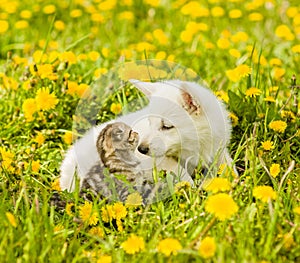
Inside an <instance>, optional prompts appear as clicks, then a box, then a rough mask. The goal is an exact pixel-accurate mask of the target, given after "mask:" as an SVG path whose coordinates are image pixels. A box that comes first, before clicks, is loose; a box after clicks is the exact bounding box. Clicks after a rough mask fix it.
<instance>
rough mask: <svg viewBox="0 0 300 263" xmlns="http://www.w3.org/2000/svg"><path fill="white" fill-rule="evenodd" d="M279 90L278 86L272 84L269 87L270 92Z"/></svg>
mask: <svg viewBox="0 0 300 263" xmlns="http://www.w3.org/2000/svg"><path fill="white" fill-rule="evenodd" d="M277 90H278V86H272V87H270V88H269V91H270V92H276V91H277Z"/></svg>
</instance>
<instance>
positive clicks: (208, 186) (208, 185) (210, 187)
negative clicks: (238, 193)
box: [203, 177, 231, 193]
mask: <svg viewBox="0 0 300 263" xmlns="http://www.w3.org/2000/svg"><path fill="white" fill-rule="evenodd" d="M203 189H204V190H205V191H208V192H212V193H218V192H224V191H229V190H230V189H231V185H230V182H229V181H228V180H227V179H226V178H221V177H216V178H212V179H208V180H205V182H204V185H203Z"/></svg>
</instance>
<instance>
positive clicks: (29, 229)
mask: <svg viewBox="0 0 300 263" xmlns="http://www.w3.org/2000/svg"><path fill="white" fill-rule="evenodd" d="M297 2H298V1H286V0H252V1H251V0H228V1H221V0H201V1H188V0H176V1H170V0H136V1H135V0H120V1H116V0H60V1H54V0H52V1H50V0H38V1H35V0H23V1H20V0H1V2H0V123H1V129H0V261H1V262H103V263H104V262H260V263H267V262H269V263H271V262H300V179H299V178H300V166H299V164H300V129H299V126H300V125H299V124H300V121H299V115H300V102H299V89H300V84H299V83H300V70H299V63H300V41H299V39H300V6H299V3H297ZM140 60H141V61H151V60H157V61H159V64H160V63H162V62H160V61H168V63H167V64H168V65H173V63H175V65H181V67H182V68H185V69H186V68H189V69H191V70H192V71H193V72H194V73H196V75H197V76H199V77H201V82H202V83H205V84H206V85H207V86H208V87H209V88H210V89H212V90H213V91H214V93H215V94H216V96H218V97H219V98H220V100H222V101H223V102H224V103H225V104H226V106H227V108H228V110H229V112H230V118H231V120H232V125H233V131H232V140H231V144H230V152H231V154H232V156H233V157H234V161H235V164H236V167H237V170H238V172H239V175H238V176H237V175H236V174H235V173H234V172H233V171H232V170H231V169H230V167H226V166H225V165H222V166H221V168H220V169H219V171H218V173H216V174H215V177H214V178H213V179H210V181H209V182H208V183H207V184H205V185H204V187H201V188H200V187H195V188H191V187H190V186H189V185H188V184H184V183H182V184H178V185H176V186H175V187H174V189H172V195H171V196H170V197H169V198H167V199H165V200H161V201H159V202H156V203H153V204H151V205H147V206H143V205H141V200H140V197H139V196H138V195H132V196H131V198H129V199H130V200H129V199H128V200H127V201H126V202H125V203H124V204H123V203H120V202H111V203H109V202H106V201H105V200H102V201H99V200H94V201H93V202H87V201H85V200H83V199H82V198H80V197H79V195H78V191H75V192H74V193H66V192H61V191H60V188H59V167H60V164H61V161H62V159H63V157H64V154H65V152H66V150H67V149H68V147H70V145H71V144H72V141H73V140H74V139H76V138H78V137H79V136H80V135H81V134H82V132H83V131H84V129H85V128H86V126H85V124H86V125H90V123H89V122H88V120H86V119H84V118H83V116H78V114H76V112H78V105H82V104H83V105H84V104H85V101H84V100H83V98H85V96H87V98H89V99H92V97H90V96H89V95H90V94H91V92H92V91H93V90H95V89H96V90H97V89H98V87H100V86H101V83H102V80H105V81H104V82H103V83H108V84H109V83H110V82H112V83H114V84H115V83H117V81H116V78H115V71H112V69H113V68H116V67H118V65H119V64H120V63H133V64H129V65H135V64H134V63H135V62H134V61H140ZM125 65H128V64H125ZM160 65H162V64H160ZM162 71H163V70H162ZM162 71H159V74H161V73H162ZM111 72H113V74H110V73H111ZM179 72H181V73H182V71H180V70H179ZM177 73H178V72H177ZM130 74H133V77H135V78H137V79H138V78H139V77H141V72H140V71H139V68H135V67H134V66H133V69H132V70H131V71H130ZM191 75H193V74H188V75H187V76H184V77H185V78H186V79H190V78H192V77H191ZM160 76H161V75H160ZM166 76H167V77H170V76H168V75H166ZM174 76H175V77H178V76H180V75H176V74H175V75H174ZM181 76H183V75H181ZM123 77H124V76H123ZM130 77H132V76H130ZM124 78H125V80H126V76H125V77H124ZM121 79H122V77H121ZM127 79H128V78H127ZM103 83H102V84H103ZM140 96H141V94H139V93H138V92H137V91H136V90H135V89H134V88H133V87H132V86H130V85H127V84H126V85H125V91H124V90H118V89H116V90H114V89H112V90H110V92H109V93H107V94H106V95H105V96H103V101H101V102H98V103H100V104H99V105H100V107H99V108H97V109H98V110H99V111H98V112H97V113H96V115H97V116H96V119H97V122H98V123H99V122H103V121H106V120H108V119H112V118H115V117H116V116H118V115H119V114H122V113H124V112H126V109H128V105H131V103H132V102H135V100H136V99H137V98H139V97H140ZM101 98H102V97H101ZM89 102H91V103H92V102H93V101H92V100H90V101H89ZM89 105H90V104H89ZM97 105H98V104H97ZM99 105H98V106H99ZM138 107H139V106H137V108H138ZM93 114H94V112H93ZM94 117H95V116H94ZM78 125H79V126H78ZM82 125H83V126H82ZM195 176H196V182H203V175H202V173H201V170H200V169H199V170H196V173H195ZM55 193H59V194H60V195H61V196H62V197H63V198H64V199H65V200H68V203H67V205H66V207H65V209H63V210H58V209H56V208H55V207H54V206H52V205H51V197H52V196H53V195H54V194H55Z"/></svg>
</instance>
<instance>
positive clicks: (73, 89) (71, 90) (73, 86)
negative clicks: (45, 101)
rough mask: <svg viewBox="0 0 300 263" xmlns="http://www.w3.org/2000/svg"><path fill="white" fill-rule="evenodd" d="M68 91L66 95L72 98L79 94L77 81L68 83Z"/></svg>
mask: <svg viewBox="0 0 300 263" xmlns="http://www.w3.org/2000/svg"><path fill="white" fill-rule="evenodd" d="M67 87H68V89H67V91H66V93H67V94H69V95H71V96H75V95H76V94H77V89H78V83H77V82H75V81H68V84H67Z"/></svg>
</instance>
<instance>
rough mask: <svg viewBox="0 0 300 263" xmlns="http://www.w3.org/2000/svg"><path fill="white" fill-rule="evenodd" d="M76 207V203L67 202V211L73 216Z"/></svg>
mask: <svg viewBox="0 0 300 263" xmlns="http://www.w3.org/2000/svg"><path fill="white" fill-rule="evenodd" d="M74 208H75V205H74V204H73V203H67V204H66V213H67V215H69V216H73V210H74Z"/></svg>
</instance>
